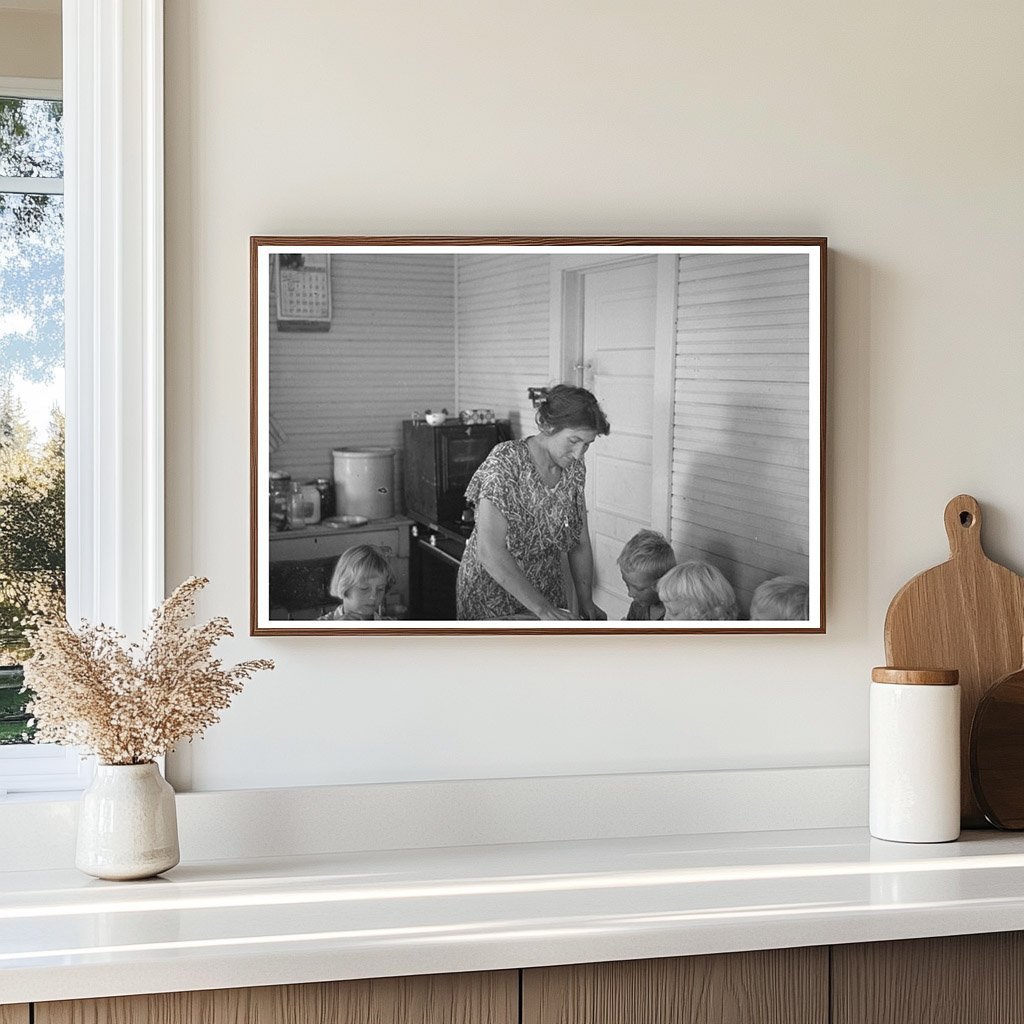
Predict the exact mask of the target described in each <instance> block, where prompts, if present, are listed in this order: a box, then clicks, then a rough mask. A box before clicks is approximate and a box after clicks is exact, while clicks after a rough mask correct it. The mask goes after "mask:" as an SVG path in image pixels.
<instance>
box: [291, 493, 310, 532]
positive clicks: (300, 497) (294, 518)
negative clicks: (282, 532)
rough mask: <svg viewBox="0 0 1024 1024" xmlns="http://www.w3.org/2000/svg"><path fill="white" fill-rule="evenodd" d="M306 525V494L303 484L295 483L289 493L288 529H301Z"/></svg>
mask: <svg viewBox="0 0 1024 1024" xmlns="http://www.w3.org/2000/svg"><path fill="white" fill-rule="evenodd" d="M305 525H306V496H305V495H304V494H303V493H302V484H300V483H293V484H292V485H291V490H290V491H289V493H288V529H289V530H301V529H302V528H303V527H304V526H305Z"/></svg>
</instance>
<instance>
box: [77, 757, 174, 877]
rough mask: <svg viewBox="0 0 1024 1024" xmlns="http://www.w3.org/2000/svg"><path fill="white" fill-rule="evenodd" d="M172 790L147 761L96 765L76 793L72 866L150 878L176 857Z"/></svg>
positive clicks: (91, 871)
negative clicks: (88, 782) (86, 783)
mask: <svg viewBox="0 0 1024 1024" xmlns="http://www.w3.org/2000/svg"><path fill="white" fill-rule="evenodd" d="M180 859H181V858H180V854H179V851H178V818H177V814H176V813H175V809H174V790H173V789H172V788H171V787H170V785H169V784H168V783H167V782H166V781H165V780H164V778H163V776H162V775H161V774H160V769H159V768H157V766H156V764H154V763H153V762H152V761H151V762H149V763H148V764H99V765H97V766H96V775H95V777H94V778H93V781H92V785H90V786H89V788H88V789H87V790H86V791H85V792H84V793H83V794H82V799H81V803H80V806H79V814H78V846H77V850H76V854H75V866H76V867H77V868H78V870H79V871H84V872H85V873H86V874H87V875H93V876H94V877H96V878H108V879H112V880H115V881H123V880H127V879H131V878H150V877H152V876H153V875H158V874H160V872H161V871H167V870H168V869H169V868H173V867H174V865H175V864H177V863H178V861H179V860H180Z"/></svg>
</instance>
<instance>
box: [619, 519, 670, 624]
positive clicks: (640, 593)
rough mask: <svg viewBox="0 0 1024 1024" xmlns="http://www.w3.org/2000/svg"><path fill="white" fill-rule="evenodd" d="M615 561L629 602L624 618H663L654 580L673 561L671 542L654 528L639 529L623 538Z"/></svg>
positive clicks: (662, 608)
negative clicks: (622, 544)
mask: <svg viewBox="0 0 1024 1024" xmlns="http://www.w3.org/2000/svg"><path fill="white" fill-rule="evenodd" d="M617 564H618V566H619V572H620V573H621V575H622V582H623V583H624V584H625V586H626V593H628V594H629V597H630V600H631V602H632V603H631V604H630V606H629V611H628V612H627V613H626V620H627V621H628V622H654V621H656V620H658V619H663V618H664V617H665V606H664V605H663V604H662V603H661V602H660V601H659V600H658V580H660V579H661V577H662V576H664V575H665V573H667V572H668V571H669V569H671V568H672V567H673V566H674V565H675V564H676V554H675V552H674V551H673V550H672V545H671V544H669V542H668V541H667V540H666V539H665V538H664V536H662V534H660V533H658V532H657V531H655V530H641V531H640V532H639V533H636V534H634V535H633V536H632V537H630V538H629V540H627V541H626V543H625V545H624V546H623V548H622V552H621V553H620V555H619V557H618V562H617Z"/></svg>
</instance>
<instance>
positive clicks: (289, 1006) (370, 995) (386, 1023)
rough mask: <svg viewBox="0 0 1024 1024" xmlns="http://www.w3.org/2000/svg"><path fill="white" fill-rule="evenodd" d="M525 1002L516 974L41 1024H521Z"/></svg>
mask: <svg viewBox="0 0 1024 1024" xmlns="http://www.w3.org/2000/svg"><path fill="white" fill-rule="evenodd" d="M518 996H519V990H518V977H517V972H515V971H495V972H488V973H475V974H438V975H426V976H423V977H413V978H375V979H371V980H368V981H336V982H325V983H323V984H315V985H273V986H268V987H267V988H239V989H218V990H216V991H210V992H170V993H165V994H161V995H151V996H119V997H117V998H112V999H82V1000H68V1001H64V1002H55V1003H37V1004H36V1015H35V1024H517V1021H518V1016H519V1013H518V1011H519V998H518ZM19 1024H20V1022H19Z"/></svg>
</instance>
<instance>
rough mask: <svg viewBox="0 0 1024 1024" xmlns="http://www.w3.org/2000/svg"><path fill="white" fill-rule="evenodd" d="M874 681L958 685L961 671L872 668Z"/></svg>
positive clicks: (872, 679)
mask: <svg viewBox="0 0 1024 1024" xmlns="http://www.w3.org/2000/svg"><path fill="white" fill-rule="evenodd" d="M871 681H872V682H873V683H900V684H903V685H911V684H912V685H917V686H956V684H957V683H958V682H960V672H959V671H958V670H957V669H955V668H888V667H878V668H873V669H872V670H871Z"/></svg>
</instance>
